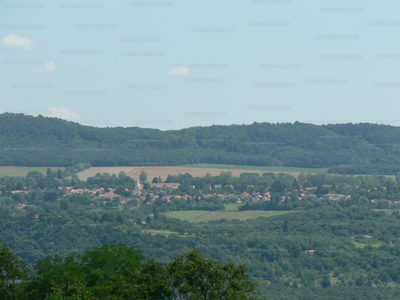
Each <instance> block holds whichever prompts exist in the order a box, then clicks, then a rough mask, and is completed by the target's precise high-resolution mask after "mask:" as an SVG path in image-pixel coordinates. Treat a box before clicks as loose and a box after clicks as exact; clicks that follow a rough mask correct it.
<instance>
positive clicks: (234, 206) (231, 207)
mask: <svg viewBox="0 0 400 300" xmlns="http://www.w3.org/2000/svg"><path fill="white" fill-rule="evenodd" d="M242 205H244V203H229V204H225V211H237V210H238V209H239V206H242Z"/></svg>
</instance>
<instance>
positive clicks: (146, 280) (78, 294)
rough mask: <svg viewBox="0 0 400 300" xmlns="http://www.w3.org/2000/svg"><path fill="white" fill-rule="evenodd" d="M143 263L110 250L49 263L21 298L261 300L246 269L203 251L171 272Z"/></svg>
mask: <svg viewBox="0 0 400 300" xmlns="http://www.w3.org/2000/svg"><path fill="white" fill-rule="evenodd" d="M143 259H144V257H143V256H142V254H141V252H140V251H138V250H136V249H134V248H132V247H127V246H124V245H108V244H106V245H104V246H102V247H95V248H93V249H92V250H88V251H85V252H84V253H83V255H81V256H68V257H65V258H61V257H47V258H46V259H44V260H41V261H39V262H38V263H37V264H36V266H35V273H34V275H32V276H31V278H29V279H27V282H26V286H25V290H21V292H25V293H26V295H27V298H26V299H28V300H30V299H51V300H56V299H118V300H119V299H152V300H157V299H160V300H161V299H182V297H183V299H213V300H214V299H226V300H229V299H256V298H255V296H254V295H255V287H256V283H255V282H254V281H251V280H248V279H247V270H246V268H245V267H244V266H238V267H236V266H235V265H234V264H232V263H228V264H225V265H223V264H221V263H219V262H217V261H212V260H207V259H205V258H204V257H202V256H201V255H200V253H199V252H197V251H192V252H190V253H189V254H187V255H185V256H180V257H178V258H176V259H175V260H173V261H172V262H171V263H170V264H168V265H166V266H164V265H161V264H160V263H158V262H156V261H154V260H147V261H145V262H143ZM10 299H16V298H10Z"/></svg>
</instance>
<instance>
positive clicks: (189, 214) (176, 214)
mask: <svg viewBox="0 0 400 300" xmlns="http://www.w3.org/2000/svg"><path fill="white" fill-rule="evenodd" d="M293 212H294V211H265V210H245V211H204V210H185V211H170V212H166V213H165V215H167V216H168V217H170V218H177V219H181V220H187V221H189V222H192V223H198V222H208V221H215V220H222V219H226V220H233V219H237V220H241V221H243V220H248V219H254V218H258V217H272V216H278V215H283V214H288V213H293Z"/></svg>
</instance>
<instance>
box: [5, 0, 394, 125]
mask: <svg viewBox="0 0 400 300" xmlns="http://www.w3.org/2000/svg"><path fill="white" fill-rule="evenodd" d="M14 2H15V1H14V0H13V1H8V2H0V112H13V113H24V114H30V115H35V116H37V115H39V114H41V115H43V116H49V117H57V118H62V119H66V120H69V121H74V122H79V123H81V124H84V125H89V126H96V127H117V126H120V127H132V126H138V127H145V128H157V129H161V130H171V129H181V128H188V127H193V126H211V125H230V124H252V123H254V122H269V123H282V122H290V123H292V122H295V121H299V122H305V123H313V124H329V123H331V124H332V123H348V122H350V123H361V122H369V123H378V124H390V125H394V126H399V125H400V116H399V113H398V112H399V110H400V101H399V100H400V99H399V92H400V78H399V76H400V73H399V65H400V47H399V46H400V17H399V14H398V12H399V11H400V1H398V0H362V1H361V0H360V1H357V0H353V1H351V0H350V1H349V0H347V1H324V0H306V1H304V0H303V1H300V0H229V1H228V0H225V1H222V0H221V1H210V0H180V1H177V0H176V1H122V0H121V1H116V2H115V3H112V2H111V1H96V0H93V1H80V2H73V1H67V2H64V1H61V2H58V1H29V2H24V1H22V2H17V3H14Z"/></svg>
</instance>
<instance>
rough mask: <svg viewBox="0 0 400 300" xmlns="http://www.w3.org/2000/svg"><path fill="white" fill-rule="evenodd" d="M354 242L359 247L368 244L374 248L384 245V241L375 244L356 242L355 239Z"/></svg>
mask: <svg viewBox="0 0 400 300" xmlns="http://www.w3.org/2000/svg"><path fill="white" fill-rule="evenodd" d="M353 244H354V246H356V247H357V248H364V247H367V246H371V247H373V248H378V247H380V246H382V245H383V243H382V242H378V243H374V244H364V243H359V242H354V241H353Z"/></svg>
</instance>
